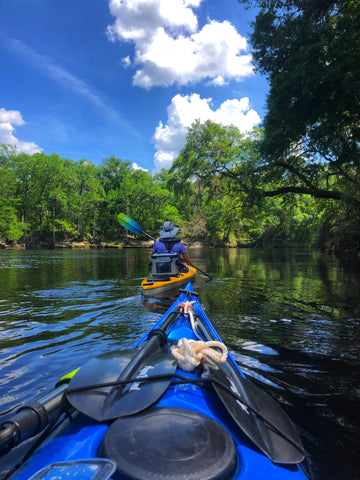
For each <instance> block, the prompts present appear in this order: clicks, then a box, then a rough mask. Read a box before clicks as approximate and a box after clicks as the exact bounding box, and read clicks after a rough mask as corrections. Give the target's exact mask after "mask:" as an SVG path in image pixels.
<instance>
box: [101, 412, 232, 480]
mask: <svg viewBox="0 0 360 480" xmlns="http://www.w3.org/2000/svg"><path fill="white" fill-rule="evenodd" d="M103 453H104V455H105V456H106V457H107V458H110V459H111V460H114V461H115V462H116V464H117V475H118V476H119V477H121V475H123V476H126V478H130V479H133V480H150V479H157V480H165V479H166V480H185V479H186V480H199V479H200V478H201V479H202V480H225V479H228V478H229V477H230V475H231V474H233V473H234V470H235V468H236V464H237V459H236V451H235V445H234V442H233V440H232V438H231V435H230V434H229V432H228V431H227V430H226V429H225V428H224V427H223V426H222V425H220V423H218V422H217V421H215V420H213V419H211V418H209V417H207V416H205V415H202V414H200V413H197V412H193V411H191V410H184V409H180V408H154V409H152V410H148V411H146V412H143V413H141V414H139V415H134V416H131V417H125V418H120V419H118V420H116V421H115V422H114V423H112V425H111V426H110V427H109V429H108V431H107V432H106V434H105V437H104V442H103ZM114 478H116V477H114Z"/></svg>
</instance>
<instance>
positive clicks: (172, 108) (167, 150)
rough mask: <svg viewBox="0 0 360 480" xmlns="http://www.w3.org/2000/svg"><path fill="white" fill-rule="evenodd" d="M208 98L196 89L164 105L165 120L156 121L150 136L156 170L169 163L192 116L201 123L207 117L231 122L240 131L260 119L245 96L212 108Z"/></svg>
mask: <svg viewBox="0 0 360 480" xmlns="http://www.w3.org/2000/svg"><path fill="white" fill-rule="evenodd" d="M211 101H212V99H211V98H201V97H200V96H199V95H198V94H196V93H194V94H192V95H184V96H182V95H175V97H173V99H172V101H171V104H170V105H169V106H168V108H167V115H168V119H167V123H166V125H164V124H163V123H162V122H159V125H158V126H157V127H156V130H155V134H154V137H153V141H154V144H155V149H156V153H155V155H154V160H155V167H156V169H157V170H160V169H161V168H169V167H170V166H171V164H172V162H173V160H174V158H176V157H177V155H178V154H179V152H180V150H181V149H182V148H183V147H184V145H185V136H186V132H187V128H189V127H190V126H191V125H192V123H193V122H194V121H195V120H200V122H202V123H203V122H205V121H206V120H211V121H213V122H215V123H219V124H222V125H224V126H227V125H234V126H236V127H237V128H238V129H239V130H240V132H242V133H245V132H248V131H250V130H252V129H253V127H254V126H255V125H257V124H259V123H260V121H261V119H260V117H259V115H258V114H257V113H256V111H255V110H253V109H251V108H250V105H249V99H248V98H247V97H244V98H242V99H241V100H238V99H232V100H226V101H225V102H223V103H222V104H221V105H220V106H219V108H217V109H216V110H213V109H212V106H211Z"/></svg>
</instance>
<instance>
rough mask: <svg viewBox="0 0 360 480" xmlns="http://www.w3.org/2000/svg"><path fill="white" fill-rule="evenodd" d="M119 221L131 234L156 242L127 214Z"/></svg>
mask: <svg viewBox="0 0 360 480" xmlns="http://www.w3.org/2000/svg"><path fill="white" fill-rule="evenodd" d="M118 220H119V223H120V225H121V226H123V227H124V228H126V229H127V230H130V232H133V233H143V234H144V235H146V236H147V237H149V238H151V240H154V242H155V241H156V240H155V238H154V237H152V236H151V235H149V234H148V233H146V232H144V230H143V229H142V228H141V227H140V225H139V224H138V223H136V222H135V220H133V219H132V218H130V217H128V216H127V215H125V213H119V215H118ZM191 265H192V266H193V267H194V268H196V270H198V271H199V272H200V273H202V274H203V275H205V276H206V277H208V278H210V280H213V278H214V277H212V276H211V275H209V274H208V273H206V272H204V271H203V270H201V269H200V268H199V267H197V266H196V265H194V264H193V263H192V264H191Z"/></svg>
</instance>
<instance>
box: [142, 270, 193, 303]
mask: <svg viewBox="0 0 360 480" xmlns="http://www.w3.org/2000/svg"><path fill="white" fill-rule="evenodd" d="M187 268H188V271H186V272H179V273H178V274H177V275H173V276H170V275H169V276H165V277H164V278H161V277H154V276H153V275H150V276H149V277H147V278H145V279H144V280H143V281H142V282H141V287H142V291H143V293H144V295H145V296H151V295H157V296H158V295H162V294H166V293H172V292H176V291H178V290H179V289H181V288H183V287H185V286H186V284H187V283H188V282H190V281H191V280H192V279H193V278H194V276H195V274H196V268H194V267H192V266H190V265H187Z"/></svg>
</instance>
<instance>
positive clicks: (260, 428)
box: [180, 290, 305, 464]
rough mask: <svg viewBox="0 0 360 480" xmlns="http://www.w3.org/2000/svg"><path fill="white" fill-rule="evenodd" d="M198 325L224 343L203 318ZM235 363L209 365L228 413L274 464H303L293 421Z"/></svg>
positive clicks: (197, 319)
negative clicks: (242, 373)
mask: <svg viewBox="0 0 360 480" xmlns="http://www.w3.org/2000/svg"><path fill="white" fill-rule="evenodd" d="M180 291H181V292H183V293H185V294H186V295H187V296H188V298H189V299H191V295H194V294H195V292H193V291H190V290H180ZM195 296H197V294H195ZM198 307H199V309H202V307H201V306H200V305H199V306H198ZM203 313H204V315H205V312H203ZM196 322H197V323H198V329H199V330H200V332H201V334H202V336H203V337H204V338H205V340H207V341H209V340H221V339H220V338H219V337H215V336H214V334H213V332H211V331H210V330H209V329H208V328H207V327H206V326H205V324H204V322H203V320H202V318H201V316H199V315H197V316H196ZM232 362H233V360H232V359H231V358H229V359H228V360H227V361H226V362H225V363H223V364H215V363H214V362H211V361H209V362H208V370H209V373H210V378H211V380H212V383H213V386H214V388H215V391H216V393H217V394H218V396H219V398H220V399H221V401H222V402H223V404H224V406H225V407H226V409H227V411H228V412H229V413H230V415H231V416H232V417H233V419H234V420H235V422H236V423H237V425H238V426H239V427H240V428H241V430H243V432H244V433H245V434H246V435H247V436H248V437H249V438H250V440H252V441H253V442H254V444H255V445H256V446H257V447H258V448H259V449H260V450H261V451H262V452H263V453H264V454H265V455H266V456H268V457H269V458H270V460H272V461H273V462H274V463H283V464H295V463H300V462H301V461H302V460H303V459H304V456H305V452H304V447H303V444H302V441H301V439H300V437H299V434H298V433H297V431H296V429H295V427H294V425H293V423H292V422H291V420H290V418H289V417H288V416H287V415H286V413H285V412H284V410H283V409H282V408H281V407H280V405H279V404H278V402H276V401H275V400H274V399H273V398H272V397H271V396H270V395H268V394H267V393H265V392H264V391H263V390H261V389H260V388H258V387H257V386H256V385H254V384H253V383H252V382H251V381H250V380H248V379H247V378H245V377H244V376H242V375H241V374H240V372H239V371H238V369H237V368H236V367H235V366H234V365H233V363H232Z"/></svg>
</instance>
